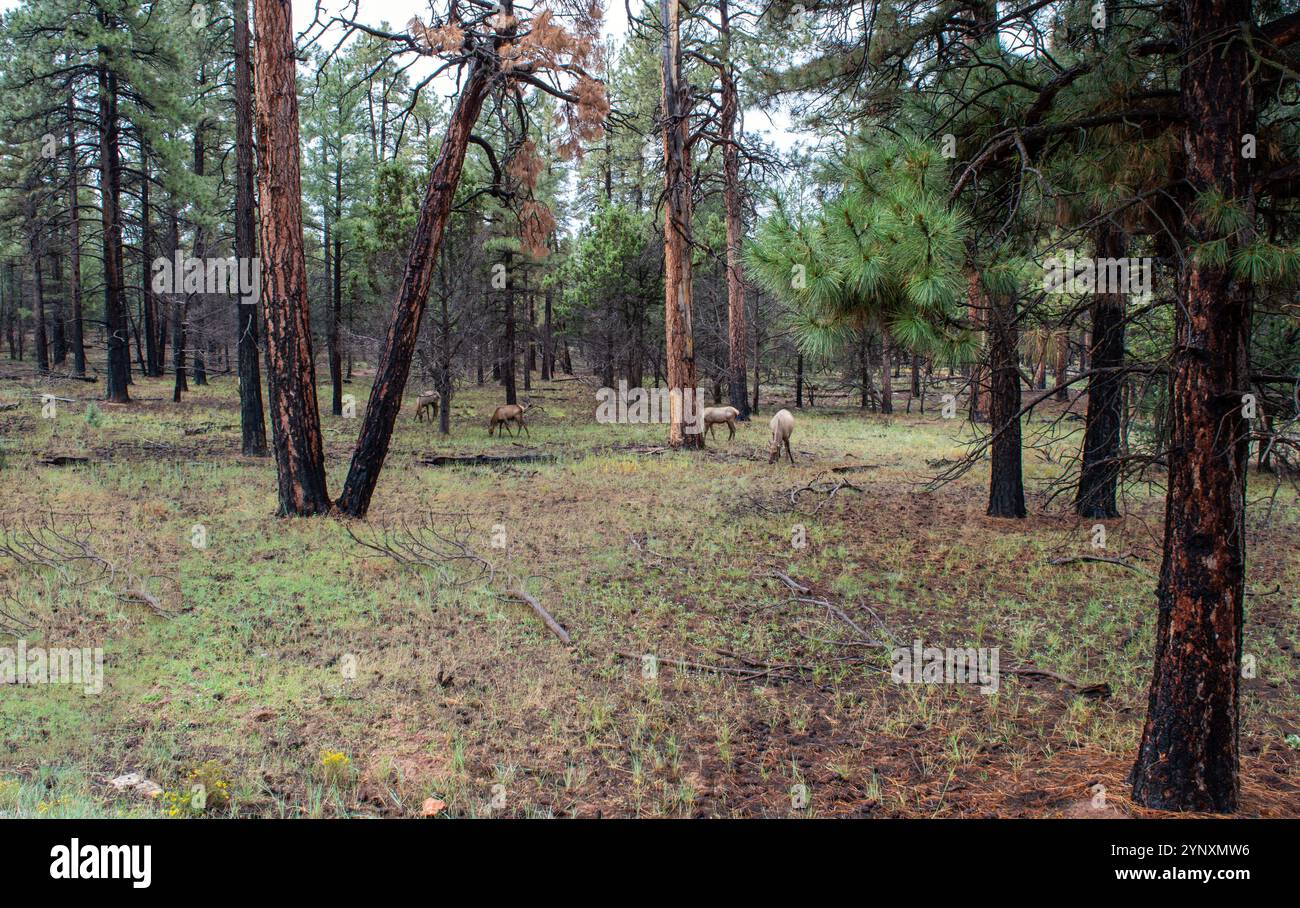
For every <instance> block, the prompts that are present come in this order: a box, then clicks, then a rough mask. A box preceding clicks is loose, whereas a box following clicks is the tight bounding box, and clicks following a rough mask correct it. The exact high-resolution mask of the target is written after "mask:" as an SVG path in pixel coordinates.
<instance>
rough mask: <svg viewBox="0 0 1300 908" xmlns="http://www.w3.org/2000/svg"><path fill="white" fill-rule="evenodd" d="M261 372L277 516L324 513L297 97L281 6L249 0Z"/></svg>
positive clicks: (288, 14) (286, 16)
mask: <svg viewBox="0 0 1300 908" xmlns="http://www.w3.org/2000/svg"><path fill="white" fill-rule="evenodd" d="M253 16H254V21H255V23H256V29H257V44H256V54H257V62H256V65H255V67H254V75H255V77H256V79H257V147H258V159H259V161H260V162H261V171H260V173H259V178H260V184H261V187H260V188H261V192H260V196H261V204H260V206H259V216H260V221H261V224H260V227H261V247H262V291H263V293H264V299H265V309H266V372H267V377H268V378H269V380H270V404H271V430H272V433H271V434H272V440H273V443H274V446H275V464H276V470H277V473H278V475H279V492H280V514H281V516H307V515H311V514H320V513H324V512H325V511H328V510H329V507H330V500H329V494H328V493H327V491H326V488H325V455H324V452H323V444H322V440H321V431H320V410H319V409H318V407H317V402H316V365H315V362H314V359H313V357H312V344H311V323H310V320H309V314H308V304H307V261H306V255H305V252H304V250H303V237H302V177H301V173H300V171H299V152H300V147H301V146H300V144H299V141H298V94H297V86H296V84H295V80H294V70H295V53H294V46H293V12H292V9H291V7H290V3H289V0H254V5H253Z"/></svg>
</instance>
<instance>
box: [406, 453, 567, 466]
mask: <svg viewBox="0 0 1300 908" xmlns="http://www.w3.org/2000/svg"><path fill="white" fill-rule="evenodd" d="M554 460H555V455H554V454H438V455H436V456H434V457H426V458H424V459H422V460H421V461H420V463H422V464H424V465H425V466H429V467H492V466H496V465H498V464H506V463H550V462H552V461H554Z"/></svg>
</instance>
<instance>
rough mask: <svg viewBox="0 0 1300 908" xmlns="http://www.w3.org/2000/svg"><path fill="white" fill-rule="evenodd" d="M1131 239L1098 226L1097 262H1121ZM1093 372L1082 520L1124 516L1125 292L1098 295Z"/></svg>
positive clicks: (1079, 501) (1079, 502) (1079, 503)
mask: <svg viewBox="0 0 1300 908" xmlns="http://www.w3.org/2000/svg"><path fill="white" fill-rule="evenodd" d="M1127 253H1128V238H1127V237H1126V236H1125V235H1124V232H1123V231H1122V230H1121V229H1120V228H1119V227H1117V226H1115V225H1114V224H1111V223H1110V222H1108V221H1103V222H1102V224H1101V226H1100V227H1098V228H1097V258H1099V259H1100V258H1121V257H1123V256H1124V255H1126V254H1127ZM1092 341H1093V346H1092V350H1091V351H1089V354H1088V355H1089V358H1090V359H1091V361H1092V374H1091V375H1090V376H1089V378H1088V418H1087V423H1086V426H1085V429H1084V437H1083V466H1082V468H1081V469H1080V471H1079V488H1078V492H1077V494H1076V495H1075V499H1074V508H1075V512H1076V513H1077V514H1078V515H1079V516H1080V517H1100V518H1106V517H1118V516H1119V508H1118V507H1117V506H1116V502H1115V491H1116V486H1117V485H1118V482H1119V472H1120V470H1119V454H1120V450H1119V448H1120V417H1121V403H1122V400H1121V398H1122V395H1123V389H1124V375H1123V373H1122V372H1121V371H1120V370H1121V369H1122V368H1123V366H1124V294H1123V293H1095V294H1093V297H1092Z"/></svg>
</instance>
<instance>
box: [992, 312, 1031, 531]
mask: <svg viewBox="0 0 1300 908" xmlns="http://www.w3.org/2000/svg"><path fill="white" fill-rule="evenodd" d="M988 301H989V307H988V314H989V326H988V327H989V373H990V379H991V381H990V386H989V424H990V428H991V430H992V432H993V442H992V464H991V469H990V472H989V507H988V515H989V516H990V517H1024V516H1025V514H1026V510H1025V484H1024V477H1023V475H1022V473H1021V459H1020V363H1019V361H1018V359H1017V355H1016V346H1017V330H1016V303H1015V299H1014V297H1010V296H1006V295H1003V294H990V295H989V296H988Z"/></svg>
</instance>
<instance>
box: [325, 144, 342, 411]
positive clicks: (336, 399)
mask: <svg viewBox="0 0 1300 908" xmlns="http://www.w3.org/2000/svg"><path fill="white" fill-rule="evenodd" d="M338 155H339V156H338V159H337V160H336V161H335V162H334V283H333V287H332V289H331V291H330V326H329V337H328V340H327V342H326V343H327V346H328V347H329V358H330V384H331V385H332V386H333V388H334V394H333V399H332V400H331V402H330V412H332V413H333V414H334V415H335V416H342V415H343V349H342V347H340V346H339V343H340V342H339V332H340V329H341V328H342V325H343V238H342V237H341V236H339V224H338V221H339V218H341V217H343V148H342V147H341V146H340V148H339V149H338Z"/></svg>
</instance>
